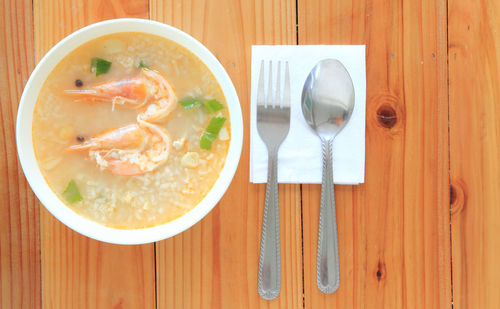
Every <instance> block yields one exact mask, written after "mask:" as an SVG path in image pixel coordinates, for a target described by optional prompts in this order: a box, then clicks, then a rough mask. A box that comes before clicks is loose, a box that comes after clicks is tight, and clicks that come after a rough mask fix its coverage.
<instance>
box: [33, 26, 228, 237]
mask: <svg viewBox="0 0 500 309" xmlns="http://www.w3.org/2000/svg"><path fill="white" fill-rule="evenodd" d="M229 140H230V123H229V112H228V108H227V103H226V101H225V98H224V95H223V93H222V91H221V88H220V86H219V84H218V83H217V81H216V80H215V78H214V76H213V75H212V73H211V72H210V71H209V70H208V68H207V67H206V66H205V65H204V64H203V63H202V62H201V61H200V60H199V59H198V58H197V57H196V56H195V55H193V54H192V53H191V52H190V51H188V50H186V49H185V48H183V47H182V46H180V45H178V44H177V43H175V42H172V41H170V40H167V39H165V38H162V37H159V36H154V35H149V34H143V33H117V34H112V35H107V36H103V37H100V38H97V39H95V40H92V41H90V42H88V43H86V44H84V45H82V46H80V47H78V48H77V49H75V50H74V51H72V52H71V53H70V54H69V55H67V56H66V57H65V58H64V59H62V60H61V62H60V63H59V64H58V65H57V66H56V67H55V69H54V70H53V71H52V72H51V73H50V75H49V76H48V78H47V79H46V81H45V83H44V85H43V87H42V89H41V91H40V94H39V96H38V99H37V102H36V105H35V111H34V114H33V143H34V148H35V154H36V158H37V161H38V165H39V167H40V169H41V171H42V174H43V175H44V177H45V179H46V181H47V183H48V184H49V186H50V187H51V188H52V190H53V191H54V192H55V193H56V194H57V195H58V196H59V198H60V199H61V200H62V201H64V202H65V204H66V205H67V206H68V207H70V208H71V209H72V210H74V211H75V212H77V213H78V214H80V215H82V216H84V217H86V218H88V219H90V220H93V221H96V222H98V223H101V224H103V225H106V226H110V227H115V228H124V229H134V228H143V227H150V226H154V225H159V224H163V223H166V222H168V221H171V220H173V219H175V218H177V217H179V216H182V215H183V214H185V213H186V212H188V211H189V210H190V209H192V208H193V207H194V206H196V205H197V204H198V203H199V202H200V201H201V200H202V199H203V198H204V197H205V195H206V194H207V193H208V191H210V189H211V188H212V186H213V185H214V183H215V181H216V180H217V178H218V176H219V174H220V172H221V170H222V168H223V166H224V163H225V159H226V155H227V150H228V147H229Z"/></svg>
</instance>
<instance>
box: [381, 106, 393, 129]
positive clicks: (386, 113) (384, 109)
mask: <svg viewBox="0 0 500 309" xmlns="http://www.w3.org/2000/svg"><path fill="white" fill-rule="evenodd" d="M377 119H378V122H379V123H380V125H381V126H383V127H384V128H388V129H390V128H392V127H394V125H395V124H396V123H397V122H398V116H397V115H396V111H395V110H394V108H393V107H392V106H390V105H388V104H384V105H382V106H380V107H379V108H378V109H377Z"/></svg>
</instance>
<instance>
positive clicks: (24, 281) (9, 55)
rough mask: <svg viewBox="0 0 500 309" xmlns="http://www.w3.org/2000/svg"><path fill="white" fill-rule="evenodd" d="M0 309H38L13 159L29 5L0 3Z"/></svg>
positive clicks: (36, 244)
mask: <svg viewBox="0 0 500 309" xmlns="http://www.w3.org/2000/svg"><path fill="white" fill-rule="evenodd" d="M0 54H1V55H2V56H1V57H0V119H1V121H2V122H1V125H0V127H1V128H0V149H1V150H0V152H1V153H2V155H1V159H0V177H1V183H0V200H1V201H0V308H40V306H41V285H40V283H41V279H40V234H39V211H38V209H39V205H38V202H37V201H36V199H35V196H34V195H33V193H32V191H31V189H30V188H29V186H28V184H27V183H26V179H25V178H24V175H23V172H22V171H21V169H20V165H19V161H18V159H17V153H16V139H15V119H16V114H17V107H18V102H19V99H20V98H21V93H22V90H23V87H24V85H25V84H26V82H27V80H28V76H29V74H30V73H31V71H32V70H33V67H34V56H33V14H32V6H31V1H17V0H11V1H2V2H1V3H0Z"/></svg>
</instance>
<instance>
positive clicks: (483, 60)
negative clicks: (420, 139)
mask: <svg viewBox="0 0 500 309" xmlns="http://www.w3.org/2000/svg"><path fill="white" fill-rule="evenodd" d="M448 21H449V27H448V37H449V50H448V59H449V76H450V170H451V181H452V190H451V193H452V221H451V228H452V230H451V235H452V260H453V304H454V308H457V309H462V308H500V294H499V293H498V291H499V290H500V277H499V276H498V274H499V272H500V264H499V263H498V256H499V255H500V238H498V230H499V227H500V223H499V222H500V208H499V205H500V197H499V196H498V189H499V188H500V163H499V161H498V159H499V158H500V125H499V121H500V106H499V104H498V102H499V101H500V89H499V85H500V35H499V33H498V31H499V29H500V3H498V1H494V0H486V1H481V2H477V3H474V4H473V3H468V2H463V1H456V0H451V1H448Z"/></svg>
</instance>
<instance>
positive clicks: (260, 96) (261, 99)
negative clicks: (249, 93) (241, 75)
mask: <svg viewBox="0 0 500 309" xmlns="http://www.w3.org/2000/svg"><path fill="white" fill-rule="evenodd" d="M259 75H260V76H259V86H258V88H257V106H264V105H265V95H264V60H262V61H261V62H260V73H259Z"/></svg>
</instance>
